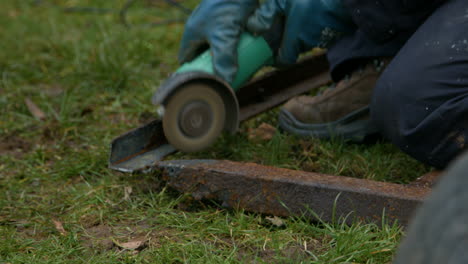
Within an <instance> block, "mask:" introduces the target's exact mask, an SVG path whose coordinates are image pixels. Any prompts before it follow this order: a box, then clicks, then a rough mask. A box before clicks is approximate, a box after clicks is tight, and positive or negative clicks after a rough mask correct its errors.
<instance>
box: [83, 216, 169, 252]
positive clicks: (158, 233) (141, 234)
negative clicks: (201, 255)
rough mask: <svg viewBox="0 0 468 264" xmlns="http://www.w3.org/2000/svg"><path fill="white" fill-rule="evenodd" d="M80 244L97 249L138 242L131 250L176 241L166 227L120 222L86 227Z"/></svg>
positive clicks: (117, 248)
mask: <svg viewBox="0 0 468 264" xmlns="http://www.w3.org/2000/svg"><path fill="white" fill-rule="evenodd" d="M81 239H82V244H83V246H85V247H86V248H89V249H93V250H97V251H108V250H122V249H127V250H128V249H129V248H130V249H132V248H131V246H129V245H133V244H136V243H139V245H138V246H136V247H135V248H133V249H132V250H138V251H140V250H144V249H145V248H147V247H149V246H150V247H161V245H162V243H163V242H162V241H166V240H173V241H177V237H176V233H175V232H174V231H173V230H170V229H168V228H152V226H150V225H149V224H147V223H145V222H141V223H139V224H138V225H135V224H133V225H132V224H125V223H120V224H119V225H115V226H109V225H105V224H101V225H96V226H92V227H89V228H86V229H85V231H84V233H83V234H82V237H81Z"/></svg>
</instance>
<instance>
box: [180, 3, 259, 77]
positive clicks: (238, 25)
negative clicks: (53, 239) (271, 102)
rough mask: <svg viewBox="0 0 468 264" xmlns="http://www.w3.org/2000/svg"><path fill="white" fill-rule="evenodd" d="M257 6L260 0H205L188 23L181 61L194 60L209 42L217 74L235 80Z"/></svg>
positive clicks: (181, 49) (181, 51) (184, 35)
mask: <svg viewBox="0 0 468 264" xmlns="http://www.w3.org/2000/svg"><path fill="white" fill-rule="evenodd" d="M257 7H258V1H257V0H203V1H202V2H201V3H200V5H199V6H198V7H197V8H196V9H195V10H194V11H193V13H192V14H191V15H190V17H189V19H188V21H187V23H186V24H185V30H184V34H183V37H182V42H181V46H180V50H179V61H180V63H184V62H187V61H191V60H193V59H194V58H195V57H196V56H198V55H199V54H200V53H201V52H202V51H204V50H206V49H207V48H208V45H209V47H210V48H211V52H212V54H213V65H214V71H215V73H216V74H217V75H218V76H220V77H221V78H223V79H224V80H225V81H227V82H228V83H231V82H232V81H233V79H234V77H235V75H236V72H237V44H238V43H239V38H240V35H241V33H242V31H243V30H244V26H245V23H246V21H247V19H248V17H249V16H250V15H251V14H252V13H253V12H254V10H255V9H256V8H257Z"/></svg>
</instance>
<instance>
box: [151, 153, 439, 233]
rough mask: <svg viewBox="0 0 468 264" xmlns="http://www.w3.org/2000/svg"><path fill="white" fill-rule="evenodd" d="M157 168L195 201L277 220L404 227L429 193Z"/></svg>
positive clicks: (229, 167) (231, 167) (262, 173)
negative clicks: (338, 219) (384, 222)
mask: <svg viewBox="0 0 468 264" xmlns="http://www.w3.org/2000/svg"><path fill="white" fill-rule="evenodd" d="M155 168H157V169H160V170H161V171H162V172H163V173H162V175H163V176H162V177H163V179H164V180H165V181H167V183H168V185H169V186H171V187H173V188H175V189H176V190H178V191H180V192H185V193H191V194H192V196H193V197H194V198H195V199H214V200H217V201H220V202H221V203H222V205H223V206H226V207H230V208H243V209H245V210H246V211H252V212H258V213H264V214H271V215H278V216H292V215H295V216H301V215H304V216H307V217H311V218H315V217H314V215H313V214H312V213H311V211H313V212H315V213H316V214H317V215H319V216H320V218H321V219H322V220H323V221H326V222H329V221H331V220H332V217H333V215H335V216H338V217H339V216H346V215H349V216H348V218H347V221H348V222H351V221H352V220H353V219H355V218H357V219H360V220H364V221H366V222H377V223H380V222H381V221H382V216H383V215H384V214H385V217H386V218H387V220H388V222H389V223H393V222H395V221H396V220H398V222H399V223H400V224H401V225H403V226H406V225H407V224H408V221H409V220H410V217H411V216H412V213H413V211H414V210H415V209H416V208H417V207H418V206H419V205H420V204H421V203H422V201H423V200H424V198H425V197H426V196H427V195H428V193H429V192H430V190H431V189H430V188H429V187H427V186H411V185H401V184H394V183H385V182H376V181H370V180H363V179H356V178H349V177H342V176H332V175H324V174H318V173H311V172H304V171H295V170H289V169H281V168H275V167H269V166H263V165H259V164H255V163H240V162H233V161H219V160H172V161H162V162H158V163H157V164H156V166H155ZM334 210H335V214H334V212H333V211H334Z"/></svg>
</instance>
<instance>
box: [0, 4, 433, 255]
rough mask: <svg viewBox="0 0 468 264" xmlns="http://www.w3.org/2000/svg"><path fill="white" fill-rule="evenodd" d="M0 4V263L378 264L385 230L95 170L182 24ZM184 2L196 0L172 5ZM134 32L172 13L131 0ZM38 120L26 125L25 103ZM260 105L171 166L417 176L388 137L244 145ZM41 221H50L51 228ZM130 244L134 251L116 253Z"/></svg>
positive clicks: (172, 50) (133, 114)
mask: <svg viewBox="0 0 468 264" xmlns="http://www.w3.org/2000/svg"><path fill="white" fill-rule="evenodd" d="M33 2H34V1H16V0H4V1H2V3H1V4H0V25H1V26H0V38H1V39H2V41H0V47H1V49H0V109H1V110H2V113H1V114H0V238H1V239H0V263H116V262H122V263H300V262H304V263H353V262H354V263H388V262H389V261H391V256H392V254H393V253H394V251H395V248H396V246H397V243H398V241H399V239H400V237H401V234H402V231H401V230H400V229H399V228H398V227H397V226H388V225H383V227H378V226H376V225H365V224H362V223H358V222H356V223H355V224H353V225H352V226H346V225H343V224H340V222H339V221H337V222H336V223H332V224H327V223H310V222H308V221H307V220H306V219H303V218H301V217H296V218H285V219H282V221H283V222H284V225H283V226H281V227H277V226H275V225H272V224H271V223H270V222H269V221H268V220H267V218H266V217H265V216H263V215H259V214H252V213H246V212H243V211H240V210H226V209H222V208H220V207H218V206H216V204H215V203H201V202H198V201H194V200H192V199H191V198H190V196H189V195H183V194H179V193H176V192H174V191H172V190H170V189H167V188H166V187H165V185H164V183H163V182H161V181H160V180H159V179H158V177H157V175H142V174H134V175H127V174H122V173H118V172H115V171H111V170H109V169H108V168H107V158H108V150H109V143H110V141H111V140H112V138H114V137H116V136H117V135H119V134H121V133H123V132H125V131H127V130H129V129H131V128H134V127H137V126H139V125H141V124H143V123H145V122H146V121H148V120H149V119H151V118H152V117H153V116H154V108H153V106H152V105H151V104H150V98H151V95H152V93H153V92H154V91H155V89H156V87H157V86H158V85H159V84H160V82H161V81H163V80H164V79H165V78H166V77H167V76H168V75H169V74H170V73H171V72H172V71H173V70H174V69H175V68H176V67H177V61H176V57H177V46H178V42H179V40H180V36H181V34H182V30H183V25H181V24H170V25H167V26H160V27H146V26H133V27H131V28H130V29H129V28H126V27H124V26H123V25H122V24H121V23H119V18H118V14H117V13H115V12H114V13H106V14H96V13H66V12H64V10H63V8H62V7H70V6H96V7H101V8H118V7H119V6H122V4H123V3H124V2H125V1H123V0H119V1H98V0H88V1H85V0H73V1H72V0H69V1H58V0H57V1H46V0H44V1H39V2H41V3H42V4H39V5H34V4H33ZM183 2H184V3H185V4H187V5H188V6H191V7H193V6H194V5H195V3H196V1H183ZM128 17H129V21H131V22H132V24H134V25H143V24H145V23H147V22H152V21H161V20H164V19H166V18H178V19H182V18H184V14H183V13H181V12H180V11H178V10H176V9H174V8H171V7H169V6H167V5H165V4H163V3H157V4H155V5H153V4H151V1H137V4H136V5H135V6H134V7H132V9H130V10H129V14H128ZM26 98H29V99H30V100H32V101H33V102H34V103H35V104H36V105H37V106H38V107H39V108H40V109H42V110H43V111H44V112H45V114H46V119H45V120H43V121H41V120H38V119H36V118H35V117H33V116H32V115H31V113H30V112H29V111H28V109H27V107H26V104H25V99H26ZM262 123H268V124H271V125H272V126H274V127H275V126H276V112H275V111H271V112H268V113H265V114H262V115H261V116H259V117H257V118H255V119H253V120H250V121H248V122H245V123H244V124H243V125H242V128H241V131H240V133H238V134H236V135H230V136H229V135H226V136H223V137H222V138H220V139H219V140H218V142H216V144H215V146H213V147H211V148H210V149H208V150H206V151H204V152H201V153H195V154H191V155H186V154H177V155H175V156H173V157H171V158H216V159H231V160H238V161H254V162H258V163H262V164H267V165H274V166H279V167H286V168H292V169H303V170H309V171H317V172H322V173H329V174H339V175H346V176H353V177H361V178H370V179H376V180H384V181H392V182H399V183H400V182H408V181H411V180H412V179H414V178H415V177H416V176H419V175H420V174H422V173H423V172H425V171H427V170H428V168H426V167H424V166H422V165H420V164H419V163H417V162H416V161H414V160H412V159H411V158H409V157H408V156H406V155H404V154H402V153H401V152H399V151H398V150H397V149H396V148H395V147H393V146H391V145H390V144H388V143H378V144H368V145H356V144H349V143H345V142H341V141H339V140H333V141H318V140H303V139H298V138H294V137H293V136H289V135H284V134H280V133H275V134H274V136H273V139H272V140H271V141H269V142H266V141H261V140H255V139H251V138H249V136H248V135H249V133H250V132H249V131H251V129H255V128H257V127H258V126H259V125H260V124H262ZM54 221H58V222H60V223H62V224H63V228H64V230H65V232H60V230H59V229H58V227H57V226H55V224H54ZM132 240H137V241H142V242H144V243H143V246H142V247H141V248H140V249H139V250H136V251H135V250H130V249H127V250H126V249H122V248H120V247H119V246H118V245H119V244H120V245H122V243H125V242H128V241H132Z"/></svg>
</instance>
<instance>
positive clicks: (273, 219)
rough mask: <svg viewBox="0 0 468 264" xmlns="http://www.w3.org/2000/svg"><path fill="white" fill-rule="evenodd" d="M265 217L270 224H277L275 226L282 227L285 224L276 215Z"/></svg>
mask: <svg viewBox="0 0 468 264" xmlns="http://www.w3.org/2000/svg"><path fill="white" fill-rule="evenodd" d="M265 219H266V220H267V221H268V222H270V223H271V224H272V225H274V226H277V227H282V226H285V225H286V224H285V223H284V221H283V220H282V219H281V218H279V217H277V216H273V217H269V216H267V217H265Z"/></svg>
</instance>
